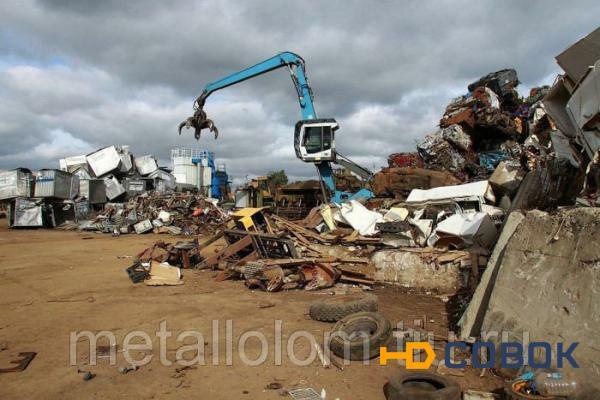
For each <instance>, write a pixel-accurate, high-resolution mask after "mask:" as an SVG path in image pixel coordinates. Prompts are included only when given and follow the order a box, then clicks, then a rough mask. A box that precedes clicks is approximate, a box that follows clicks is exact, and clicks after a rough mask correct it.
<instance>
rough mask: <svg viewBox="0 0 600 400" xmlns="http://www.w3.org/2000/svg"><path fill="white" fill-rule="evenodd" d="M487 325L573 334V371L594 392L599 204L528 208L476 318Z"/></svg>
mask: <svg viewBox="0 0 600 400" xmlns="http://www.w3.org/2000/svg"><path fill="white" fill-rule="evenodd" d="M490 331H510V332H512V335H511V336H510V338H511V340H518V339H519V338H521V337H522V333H523V332H529V335H530V341H546V342H550V343H552V344H553V345H554V344H556V343H557V342H563V343H566V344H567V345H568V344H570V343H572V342H579V346H578V348H577V350H576V352H575V358H576V360H577V362H578V363H579V365H580V367H581V368H579V369H578V370H577V371H576V372H575V373H576V374H577V376H578V377H579V379H580V383H581V384H582V386H583V387H584V388H585V389H586V390H592V389H594V390H597V391H598V392H599V393H600V379H599V378H600V209H598V208H576V209H571V210H562V211H559V212H556V213H553V214H548V213H545V212H541V211H530V212H528V213H527V215H526V216H525V219H524V220H523V222H522V223H521V224H520V225H519V226H518V228H517V230H516V231H515V233H514V234H513V235H512V237H511V238H510V240H509V242H508V244H507V246H506V249H505V250H504V254H503V257H502V260H501V264H500V266H499V268H498V275H497V278H496V282H495V286H494V288H493V292H492V294H491V297H490V301H489V308H488V310H487V313H486V314H485V318H484V320H483V326H482V332H490ZM554 348H556V347H555V346H554ZM586 396H587V397H582V398H600V396H594V397H589V396H592V395H590V394H587V395H586Z"/></svg>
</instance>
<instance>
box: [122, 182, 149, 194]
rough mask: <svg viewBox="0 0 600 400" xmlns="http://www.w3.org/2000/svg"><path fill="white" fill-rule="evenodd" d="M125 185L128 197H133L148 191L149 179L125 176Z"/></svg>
mask: <svg viewBox="0 0 600 400" xmlns="http://www.w3.org/2000/svg"><path fill="white" fill-rule="evenodd" d="M123 186H125V191H126V192H127V197H128V198H132V197H135V196H137V195H139V194H142V193H145V192H146V186H147V180H146V179H134V178H125V179H124V180H123Z"/></svg>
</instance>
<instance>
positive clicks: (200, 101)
mask: <svg viewBox="0 0 600 400" xmlns="http://www.w3.org/2000/svg"><path fill="white" fill-rule="evenodd" d="M206 97H207V94H206V92H205V93H202V94H201V95H200V96H199V97H198V98H197V99H196V101H195V102H194V109H195V111H194V115H192V116H191V117H189V118H188V119H186V120H185V121H183V122H182V123H180V124H179V134H180V135H181V129H182V128H183V127H184V126H185V127H186V129H189V128H192V127H193V128H194V137H195V138H196V140H200V135H201V133H202V130H203V129H209V130H210V131H211V132H213V133H214V134H215V139H216V138H217V137H218V136H219V130H218V129H217V127H216V126H215V123H214V122H213V121H212V120H211V119H209V118H207V116H206V113H205V112H204V110H203V109H202V108H203V107H204V102H205V100H206Z"/></svg>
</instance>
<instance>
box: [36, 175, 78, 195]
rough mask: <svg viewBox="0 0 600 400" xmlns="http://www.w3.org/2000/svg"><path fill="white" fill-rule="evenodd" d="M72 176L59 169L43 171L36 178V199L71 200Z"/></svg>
mask: <svg viewBox="0 0 600 400" xmlns="http://www.w3.org/2000/svg"><path fill="white" fill-rule="evenodd" d="M71 185H72V175H71V174H70V173H68V172H65V171H61V170H59V169H42V170H40V171H38V173H37V174H36V177H35V190H34V193H35V194H34V196H35V197H53V198H57V199H62V200H69V199H70V198H71Z"/></svg>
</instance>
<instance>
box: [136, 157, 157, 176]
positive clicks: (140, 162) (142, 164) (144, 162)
mask: <svg viewBox="0 0 600 400" xmlns="http://www.w3.org/2000/svg"><path fill="white" fill-rule="evenodd" d="M134 162H135V168H136V169H137V171H138V172H139V173H140V175H149V174H151V173H152V172H154V171H156V170H157V169H158V164H157V163H156V159H155V158H154V157H152V156H151V155H147V156H142V157H135V160H134Z"/></svg>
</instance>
